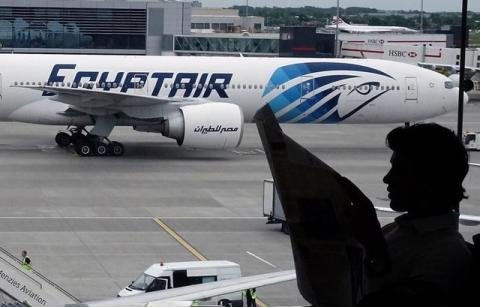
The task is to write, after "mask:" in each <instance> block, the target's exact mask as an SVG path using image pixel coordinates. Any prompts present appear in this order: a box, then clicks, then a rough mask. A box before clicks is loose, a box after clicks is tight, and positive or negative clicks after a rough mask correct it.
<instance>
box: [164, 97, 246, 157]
mask: <svg viewBox="0 0 480 307" xmlns="http://www.w3.org/2000/svg"><path fill="white" fill-rule="evenodd" d="M161 126H162V127H161V129H160V130H161V133H162V134H163V135H164V136H166V137H169V138H173V139H176V140H177V143H178V145H183V146H188V147H194V148H217V149H228V148H235V147H237V146H238V145H240V142H241V140H242V135H243V112H242V110H241V109H240V107H239V106H237V105H234V104H229V103H214V102H212V103H205V104H200V105H189V106H184V107H181V108H180V109H179V110H178V111H175V112H173V113H170V114H169V115H168V116H167V118H166V120H165V121H164V122H163V123H162V125H161Z"/></svg>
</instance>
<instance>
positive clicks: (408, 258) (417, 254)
mask: <svg viewBox="0 0 480 307" xmlns="http://www.w3.org/2000/svg"><path fill="white" fill-rule="evenodd" d="M387 145H388V146H389V147H390V149H392V151H393V154H392V157H391V159H390V162H391V169H390V171H389V172H388V173H387V175H386V176H385V178H384V179H383V181H384V182H385V183H386V184H387V186H388V187H387V191H388V192H389V193H388V197H389V199H390V207H391V208H392V209H393V210H395V211H398V212H405V214H403V215H401V216H399V217H397V218H396V219H395V221H394V222H393V223H391V224H388V225H386V226H384V227H383V229H382V231H383V234H384V237H385V240H386V242H387V246H388V252H389V255H390V263H391V270H390V272H388V273H386V274H385V275H382V276H371V277H370V278H369V282H368V286H367V288H368V293H369V295H367V296H366V297H364V299H363V300H362V301H361V302H360V306H362V307H367V306H368V307H373V306H375V307H377V306H378V307H379V306H402V307H403V306H448V305H450V306H455V302H456V300H457V298H458V297H459V294H460V290H461V286H462V283H465V282H466V280H467V279H468V276H469V271H470V266H471V263H472V258H471V254H470V251H469V250H468V248H467V246H466V244H465V242H464V240H463V237H462V235H461V234H460V233H459V231H458V213H457V212H458V206H459V203H460V201H461V200H462V199H463V198H466V197H465V194H464V193H465V189H464V188H463V187H462V182H463V180H464V178H465V176H466V174H467V172H468V155H467V152H466V150H465V148H464V146H463V144H462V143H461V141H460V140H459V139H458V138H457V137H456V136H455V134H454V133H453V132H452V131H450V130H449V129H447V128H445V127H442V126H440V125H437V124H417V125H413V126H410V127H399V128H396V129H394V130H392V131H391V132H390V133H389V134H388V135H387ZM344 181H345V182H344V187H345V188H346V189H347V191H348V194H349V196H350V198H351V200H352V202H353V203H354V204H355V203H356V202H369V200H368V199H367V198H366V197H365V196H364V195H363V193H362V192H361V191H360V190H359V189H358V188H357V187H356V186H354V185H353V184H352V183H351V182H350V181H348V180H347V179H344Z"/></svg>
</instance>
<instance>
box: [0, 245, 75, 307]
mask: <svg viewBox="0 0 480 307" xmlns="http://www.w3.org/2000/svg"><path fill="white" fill-rule="evenodd" d="M0 252H1V253H3V254H4V255H6V256H8V257H9V258H10V260H13V261H15V262H17V263H18V264H20V266H21V265H22V261H21V260H20V259H18V258H17V257H15V256H14V255H12V254H11V253H10V252H8V251H7V250H6V249H4V248H2V247H0ZM0 258H1V259H3V260H4V261H5V262H7V263H8V264H9V265H11V266H12V267H14V268H15V269H16V270H18V271H20V272H21V273H22V274H23V275H25V276H27V277H28V278H30V279H31V280H33V281H34V282H35V283H37V284H39V285H40V288H42V284H41V283H40V282H38V281H37V280H35V279H34V278H32V277H31V276H29V275H28V274H26V273H25V272H24V271H23V270H22V269H19V268H18V267H16V266H14V265H13V264H11V263H10V262H9V261H8V260H6V259H5V258H3V257H1V256H0ZM31 273H32V274H34V275H36V276H37V277H38V278H40V279H41V280H42V281H44V282H46V283H47V284H49V285H50V286H52V287H53V288H55V289H56V290H58V291H59V292H61V293H62V294H63V295H65V296H67V297H69V298H70V299H71V300H73V301H74V302H76V303H79V302H80V300H79V299H78V298H76V297H75V296H73V295H72V294H70V293H68V292H67V291H66V290H65V289H63V288H62V287H60V286H59V285H57V284H56V283H54V282H53V281H51V280H50V279H48V278H47V277H45V276H44V275H42V274H41V273H40V272H38V271H36V270H35V269H33V268H32V271H31Z"/></svg>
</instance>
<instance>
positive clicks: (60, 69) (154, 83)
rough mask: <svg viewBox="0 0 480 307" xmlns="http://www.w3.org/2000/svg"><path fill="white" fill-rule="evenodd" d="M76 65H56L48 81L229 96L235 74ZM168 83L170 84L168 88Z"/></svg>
mask: <svg viewBox="0 0 480 307" xmlns="http://www.w3.org/2000/svg"><path fill="white" fill-rule="evenodd" d="M76 68H77V65H76V64H56V65H54V66H53V68H52V71H51V72H50V76H49V78H48V85H50V86H54V85H56V84H58V83H62V86H65V85H64V84H65V83H66V84H67V85H68V86H70V87H72V88H77V87H79V86H80V84H85V83H90V84H92V85H93V84H95V85H97V86H96V87H97V88H101V89H103V90H104V91H110V90H114V89H116V88H119V90H120V92H122V93H128V92H129V91H130V90H140V93H143V94H147V93H150V95H151V96H159V95H161V93H163V95H162V96H167V97H174V96H182V97H185V98H187V97H194V98H197V97H203V98H208V97H210V96H211V95H212V94H213V93H214V92H215V93H216V94H217V95H218V96H219V97H221V98H228V94H227V91H226V89H227V88H228V85H229V84H230V82H231V80H232V77H233V74H231V73H198V72H181V73H177V74H175V73H173V72H153V73H152V72H145V71H144V72H142V71H133V72H132V71H130V72H128V71H114V72H111V71H94V70H78V71H76ZM166 83H167V84H169V85H170V86H169V88H167V86H166ZM164 85H165V86H164ZM162 91H164V92H162ZM137 93H139V92H137ZM43 95H44V96H52V95H54V93H50V92H48V91H45V92H44V93H43Z"/></svg>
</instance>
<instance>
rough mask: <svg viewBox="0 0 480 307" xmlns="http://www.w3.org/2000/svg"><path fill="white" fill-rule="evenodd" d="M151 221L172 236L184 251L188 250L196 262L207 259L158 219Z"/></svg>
mask: <svg viewBox="0 0 480 307" xmlns="http://www.w3.org/2000/svg"><path fill="white" fill-rule="evenodd" d="M153 220H154V221H155V223H157V224H158V225H160V227H162V228H163V230H165V232H166V233H168V234H169V235H170V236H172V238H174V239H175V240H176V241H177V242H178V243H180V245H181V246H183V247H184V248H185V249H186V250H188V251H189V252H190V253H191V254H192V255H193V256H195V257H196V258H197V259H198V260H200V261H205V260H207V258H206V257H205V256H204V255H202V254H200V252H199V251H197V250H196V249H195V248H194V247H193V246H192V245H191V244H190V243H188V242H187V240H185V239H184V238H182V237H181V236H180V235H179V234H178V233H177V232H176V231H175V230H173V229H172V228H171V227H170V226H168V225H167V224H166V223H164V222H163V221H162V220H161V219H160V218H159V217H155V218H153Z"/></svg>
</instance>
